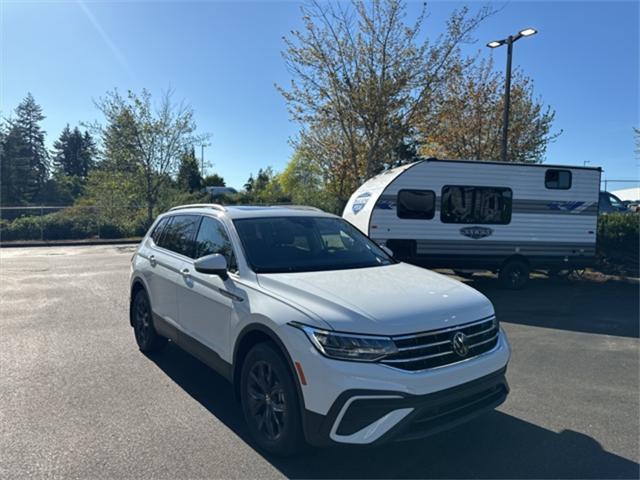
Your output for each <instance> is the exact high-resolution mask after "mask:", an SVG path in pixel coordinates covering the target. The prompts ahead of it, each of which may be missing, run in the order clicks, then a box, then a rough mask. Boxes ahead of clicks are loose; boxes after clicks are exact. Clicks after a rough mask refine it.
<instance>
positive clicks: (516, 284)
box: [498, 258, 530, 290]
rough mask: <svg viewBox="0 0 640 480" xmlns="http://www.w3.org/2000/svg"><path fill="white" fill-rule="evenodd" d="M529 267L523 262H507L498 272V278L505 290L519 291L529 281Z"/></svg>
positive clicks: (517, 259) (513, 260) (514, 260)
mask: <svg viewBox="0 0 640 480" xmlns="http://www.w3.org/2000/svg"><path fill="white" fill-rule="evenodd" d="M529 273H530V270H529V265H528V264H527V262H525V261H524V260H520V259H519V258H514V259H511V260H507V261H506V262H505V264H504V265H503V266H502V268H500V271H499V272H498V278H499V279H500V282H501V283H502V285H503V286H504V287H505V288H508V289H509V290H520V289H521V288H523V287H524V286H525V285H526V284H527V282H528V281H529Z"/></svg>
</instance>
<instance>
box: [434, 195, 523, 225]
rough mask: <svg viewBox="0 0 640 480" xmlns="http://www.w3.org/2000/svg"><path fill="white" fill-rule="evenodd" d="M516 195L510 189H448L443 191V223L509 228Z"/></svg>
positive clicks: (441, 214) (441, 212)
mask: <svg viewBox="0 0 640 480" xmlns="http://www.w3.org/2000/svg"><path fill="white" fill-rule="evenodd" d="M512 200H513V192H512V191H511V189H510V188H506V187H471V186H453V185H446V186H444V187H443V188H442V206H441V211H440V220H441V221H442V223H478V224H486V225H506V224H508V223H510V222H511V205H512Z"/></svg>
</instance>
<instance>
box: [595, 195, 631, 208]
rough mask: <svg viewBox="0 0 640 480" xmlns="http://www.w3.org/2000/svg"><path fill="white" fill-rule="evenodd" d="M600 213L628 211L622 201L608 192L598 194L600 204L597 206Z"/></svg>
mask: <svg viewBox="0 0 640 480" xmlns="http://www.w3.org/2000/svg"><path fill="white" fill-rule="evenodd" d="M598 211H599V212H600V213H613V212H627V211H629V209H628V208H627V205H625V204H624V203H623V202H622V200H620V199H619V198H618V197H616V196H615V195H614V194H613V193H610V192H600V204H599V206H598Z"/></svg>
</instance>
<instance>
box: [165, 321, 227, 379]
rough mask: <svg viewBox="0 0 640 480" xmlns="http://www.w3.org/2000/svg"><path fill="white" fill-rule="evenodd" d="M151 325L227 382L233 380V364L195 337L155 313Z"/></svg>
mask: <svg viewBox="0 0 640 480" xmlns="http://www.w3.org/2000/svg"><path fill="white" fill-rule="evenodd" d="M153 326H154V328H155V329H156V331H157V332H158V333H159V334H160V335H162V336H163V337H166V338H168V339H170V340H171V341H173V342H174V343H175V344H176V345H178V346H179V347H180V348H182V349H183V350H184V351H186V352H188V353H189V354H191V355H193V356H194V357H196V358H197V359H198V360H200V361H201V362H202V363H204V364H205V365H207V366H209V367H210V368H212V369H213V370H215V371H216V372H217V373H219V374H220V375H222V376H223V377H224V378H225V379H227V380H228V381H229V382H231V381H232V380H233V366H232V365H231V364H230V363H228V362H226V361H224V360H223V359H222V358H221V357H220V355H218V354H217V353H216V352H214V351H213V350H211V349H210V348H209V347H207V346H206V345H204V344H202V343H201V342H199V341H198V340H196V339H195V338H193V337H191V336H189V335H187V334H186V333H184V332H182V331H180V330H178V329H177V328H176V327H174V326H173V325H171V324H170V323H169V322H167V321H166V320H164V319H163V318H162V317H160V316H159V315H157V314H155V313H154V314H153Z"/></svg>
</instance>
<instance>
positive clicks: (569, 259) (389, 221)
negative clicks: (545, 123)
mask: <svg viewBox="0 0 640 480" xmlns="http://www.w3.org/2000/svg"><path fill="white" fill-rule="evenodd" d="M600 173H601V169H600V168H593V167H588V168H587V167H575V166H559V165H543V164H523V163H499V162H478V161H453V160H437V159H428V160H421V161H418V162H415V163H411V164H408V165H403V166H401V167H398V168H394V169H391V170H387V171H385V172H383V173H380V174H379V175H377V176H375V177H373V178H371V179H370V180H368V181H367V182H365V183H364V184H363V185H362V186H361V187H360V188H359V189H358V190H357V191H356V192H355V193H354V194H353V195H352V196H351V198H350V199H349V202H348V203H347V205H346V207H345V210H344V213H343V217H344V218H345V219H346V220H348V221H349V222H351V223H352V224H353V225H355V226H356V227H357V228H359V229H360V230H361V231H362V232H364V233H365V234H367V235H369V236H370V237H371V238H372V239H373V240H375V241H376V242H377V243H379V244H381V245H385V246H387V247H388V248H389V249H391V250H392V251H393V253H394V256H395V257H396V258H398V259H399V260H403V261H406V262H409V263H413V264H416V265H420V266H425V267H434V268H438V267H447V268H454V269H464V270H473V269H488V270H492V271H496V272H499V277H500V279H501V281H502V282H503V283H504V284H505V286H507V287H509V288H521V287H522V286H524V284H525V283H526V281H527V280H528V278H529V272H530V271H531V270H532V269H549V270H563V269H571V268H583V267H585V266H588V265H589V264H591V263H592V261H593V259H594V256H595V252H596V226H597V220H598V197H599V192H600Z"/></svg>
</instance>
